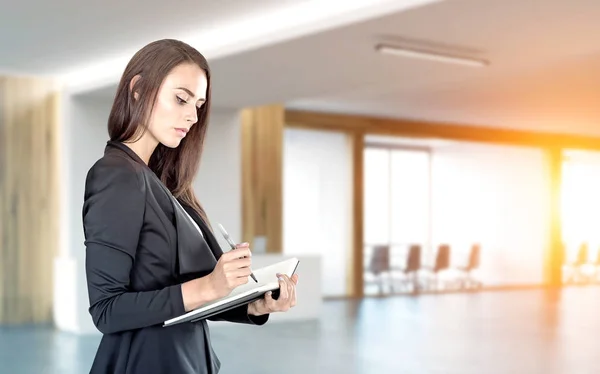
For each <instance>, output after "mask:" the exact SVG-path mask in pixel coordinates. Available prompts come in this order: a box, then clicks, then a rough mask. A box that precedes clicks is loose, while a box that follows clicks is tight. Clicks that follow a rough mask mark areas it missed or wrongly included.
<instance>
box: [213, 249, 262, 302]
mask: <svg viewBox="0 0 600 374" xmlns="http://www.w3.org/2000/svg"><path fill="white" fill-rule="evenodd" d="M251 257H252V253H250V245H249V244H248V243H243V244H238V245H237V248H236V249H234V250H231V251H229V252H225V253H223V255H221V257H220V258H219V261H218V262H217V265H216V266H215V268H214V270H213V271H212V273H210V274H209V276H208V277H209V278H210V285H211V288H212V291H213V295H214V296H215V297H216V298H217V299H218V298H221V297H225V296H227V295H229V293H230V292H231V291H232V290H233V289H234V288H235V287H238V286H240V285H242V284H245V283H248V277H249V276H250V274H251V273H252V269H251V267H250V266H251V265H252V258H251Z"/></svg>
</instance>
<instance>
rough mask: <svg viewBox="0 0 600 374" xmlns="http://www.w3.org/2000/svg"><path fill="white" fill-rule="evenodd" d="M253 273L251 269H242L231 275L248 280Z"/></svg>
mask: <svg viewBox="0 0 600 374" xmlns="http://www.w3.org/2000/svg"><path fill="white" fill-rule="evenodd" d="M251 273H252V269H250V268H241V269H237V270H234V271H232V272H231V273H230V274H231V275H233V276H235V277H237V278H242V277H243V278H246V277H249V276H250V274H251Z"/></svg>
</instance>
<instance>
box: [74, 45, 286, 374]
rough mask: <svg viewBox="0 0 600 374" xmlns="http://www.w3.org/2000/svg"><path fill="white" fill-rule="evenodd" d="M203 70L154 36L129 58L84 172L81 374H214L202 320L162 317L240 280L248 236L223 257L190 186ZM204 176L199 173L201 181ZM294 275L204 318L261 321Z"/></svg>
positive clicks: (199, 133)
mask: <svg viewBox="0 0 600 374" xmlns="http://www.w3.org/2000/svg"><path fill="white" fill-rule="evenodd" d="M210 91H211V89H210V70H209V67H208V64H207V62H206V60H205V58H204V57H203V56H202V55H201V54H200V53H199V52H198V51H196V50H195V49H193V48H192V47H190V46H189V45H187V44H185V43H182V42H179V41H176V40H160V41H157V42H154V43H151V44H149V45H147V46H145V47H144V48H142V49H141V50H140V51H139V52H138V53H136V54H135V56H134V57H133V58H132V59H131V61H130V62H129V64H128V65H127V67H126V69H125V72H124V73H123V76H122V78H121V81H120V83H119V86H118V88H117V93H116V97H115V100H114V103H113V107H112V110H111V112H110V115H109V119H108V132H109V136H110V141H109V142H108V143H107V145H106V148H105V152H104V156H103V157H102V158H101V159H100V160H98V161H97V162H96V163H95V164H94V165H93V166H92V167H91V168H90V170H89V172H88V175H87V178H86V185H85V202H84V205H83V227H84V234H85V240H86V241H85V245H86V274H87V286H88V294H89V299H90V308H89V311H90V314H91V315H92V318H93V321H94V323H95V325H96V326H97V328H98V329H99V330H100V331H101V332H102V333H103V334H104V336H103V337H102V341H101V343H100V346H99V348H98V352H97V354H96V357H95V359H94V363H93V365H92V368H91V373H103V374H104V373H111V374H118V373H127V374H137V373H140V374H142V373H143V374H153V373H178V374H187V373H190V374H191V373H217V372H218V371H219V367H220V361H219V359H218V358H217V356H216V355H215V353H214V351H213V349H212V347H211V343H210V335H209V331H208V326H207V323H206V321H200V322H196V323H183V324H179V325H175V326H171V327H162V323H163V322H164V321H165V320H168V319H170V318H173V317H177V316H179V315H182V314H184V313H186V312H187V311H190V310H193V309H195V308H197V307H198V306H200V305H202V304H204V303H206V302H209V301H211V300H215V299H217V298H220V297H223V296H225V295H227V294H229V292H230V291H231V290H232V289H233V288H235V287H236V286H239V285H241V284H244V283H246V282H248V276H249V274H250V273H251V253H250V250H249V248H248V244H242V245H238V247H237V248H236V249H235V250H232V251H229V252H227V253H225V254H223V252H222V251H221V249H220V247H219V245H218V244H217V241H216V239H215V237H214V235H213V233H212V231H211V228H210V226H209V223H208V220H207V218H206V215H205V213H204V211H203V209H202V207H201V206H200V204H199V203H198V200H197V199H196V197H195V195H194V191H193V188H192V181H193V179H194V177H195V175H196V171H197V169H198V165H199V162H200V155H201V153H202V146H203V141H204V136H205V133H206V127H207V125H208V117H209V111H210ZM206 182H207V183H209V182H210V181H206ZM297 281H298V279H297V276H296V275H294V277H293V278H292V279H290V278H288V277H286V276H285V275H284V276H281V277H280V278H279V282H280V296H279V298H278V299H277V300H274V299H273V298H272V297H271V295H270V294H269V295H266V296H265V298H264V299H261V300H258V301H255V302H253V303H251V304H249V305H247V306H244V307H239V308H237V309H233V310H230V311H227V312H224V313H221V314H220V315H218V316H217V317H214V318H211V319H212V320H222V321H231V322H238V323H247V324H256V325H262V324H264V323H266V322H267V320H268V316H269V313H272V312H278V311H287V310H288V309H289V308H291V307H293V306H294V305H295V302H296V296H295V285H296V283H297Z"/></svg>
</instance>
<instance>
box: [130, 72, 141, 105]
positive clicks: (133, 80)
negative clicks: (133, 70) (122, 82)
mask: <svg viewBox="0 0 600 374" xmlns="http://www.w3.org/2000/svg"><path fill="white" fill-rule="evenodd" d="M141 78H142V76H141V75H139V74H138V75H136V76H135V77H133V78H132V79H131V82H129V92H131V91H132V90H133V87H134V86H135V84H136V83H137V81H139V80H140V79H141ZM133 98H134V99H135V100H137V99H139V98H140V94H139V93H137V92H134V93H133Z"/></svg>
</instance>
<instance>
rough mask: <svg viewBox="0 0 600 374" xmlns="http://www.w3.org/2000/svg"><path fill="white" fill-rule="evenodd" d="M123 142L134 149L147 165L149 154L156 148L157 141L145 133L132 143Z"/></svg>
mask: <svg viewBox="0 0 600 374" xmlns="http://www.w3.org/2000/svg"><path fill="white" fill-rule="evenodd" d="M124 144H125V145H126V146H128V147H129V148H130V149H131V150H132V151H134V152H135V153H136V154H137V155H138V156H139V157H140V158H141V159H142V160H143V161H144V162H145V163H146V165H148V163H149V162H150V156H152V153H153V152H154V150H155V149H156V146H157V145H158V142H157V141H156V140H154V139H151V137H150V136H148V134H147V133H146V134H144V135H143V136H142V137H141V138H140V139H139V140H137V141H135V142H133V143H124Z"/></svg>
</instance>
